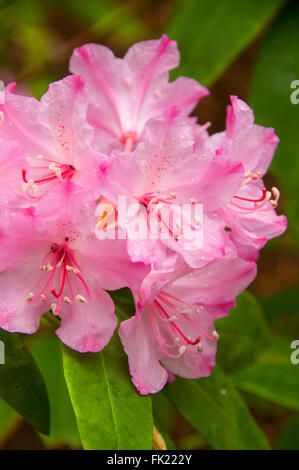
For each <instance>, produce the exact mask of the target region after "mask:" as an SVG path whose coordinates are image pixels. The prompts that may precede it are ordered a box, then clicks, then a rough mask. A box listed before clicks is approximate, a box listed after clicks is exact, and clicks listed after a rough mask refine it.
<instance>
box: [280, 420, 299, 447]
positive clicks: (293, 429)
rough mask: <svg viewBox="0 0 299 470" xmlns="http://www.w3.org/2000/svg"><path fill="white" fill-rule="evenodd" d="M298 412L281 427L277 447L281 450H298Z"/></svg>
mask: <svg viewBox="0 0 299 470" xmlns="http://www.w3.org/2000/svg"><path fill="white" fill-rule="evenodd" d="M298 436H299V414H296V415H295V416H294V417H293V419H291V420H290V421H289V422H288V423H287V425H286V426H285V428H284V429H283V431H282V433H281V435H280V438H279V442H278V449H281V450H299V438H298Z"/></svg>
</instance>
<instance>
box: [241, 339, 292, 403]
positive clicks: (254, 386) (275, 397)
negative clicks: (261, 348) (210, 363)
mask: <svg viewBox="0 0 299 470" xmlns="http://www.w3.org/2000/svg"><path fill="white" fill-rule="evenodd" d="M291 342H292V340H290V341H289V342H288V341H287V340H285V339H281V338H279V337H277V338H273V339H272V341H271V346H270V347H269V348H268V349H267V350H266V351H265V352H264V354H262V355H261V356H260V357H259V360H258V362H257V363H256V364H254V365H252V366H250V367H248V368H246V369H244V370H242V371H241V372H238V373H237V374H236V375H234V383H235V385H236V386H237V387H238V388H240V389H242V390H245V391H247V392H250V393H253V394H256V395H258V396H260V397H262V398H265V399H267V400H270V401H272V402H274V403H278V404H279V405H284V406H287V407H289V408H294V409H296V410H299V364H292V363H291V354H292V353H293V352H294V351H295V350H294V349H291V347H290V344H291Z"/></svg>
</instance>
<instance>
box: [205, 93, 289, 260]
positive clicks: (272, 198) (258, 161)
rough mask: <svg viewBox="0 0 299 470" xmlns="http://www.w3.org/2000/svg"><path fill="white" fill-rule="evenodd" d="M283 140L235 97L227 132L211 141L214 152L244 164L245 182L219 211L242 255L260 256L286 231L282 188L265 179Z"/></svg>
mask: <svg viewBox="0 0 299 470" xmlns="http://www.w3.org/2000/svg"><path fill="white" fill-rule="evenodd" d="M278 142H279V139H278V137H277V136H276V135H275V133H274V130H273V129H271V128H266V127H262V126H259V125H256V124H254V115H253V112H252V110H251V109H250V108H249V106H248V105H247V104H246V103H244V101H242V100H240V99H238V98H237V97H236V96H231V106H229V107H228V110H227V120H226V131H225V132H222V133H219V134H215V135H213V136H212V137H211V138H210V141H209V142H208V143H207V146H208V147H209V149H210V151H211V152H212V153H213V154H216V155H221V156H223V158H230V159H232V160H233V161H240V162H241V163H242V164H243V167H244V174H243V180H242V184H241V185H240V187H239V188H238V190H237V191H236V192H235V194H234V196H233V198H232V200H231V201H230V203H229V204H226V205H225V207H223V208H222V209H221V210H219V211H218V214H219V215H220V216H221V217H222V218H223V219H224V221H225V223H226V225H227V228H228V229H229V230H230V238H231V239H232V240H233V242H234V243H235V245H236V247H237V249H238V251H239V254H240V256H243V257H245V258H247V259H251V260H253V259H256V257H257V254H258V253H257V250H259V249H261V248H262V247H263V246H264V245H265V243H266V242H267V240H268V239H270V238H273V237H277V236H278V235H280V234H281V233H283V232H284V231H285V230H286V227H287V219H286V217H285V216H283V215H281V216H278V215H277V214H276V212H275V208H276V207H277V203H278V199H279V191H278V189H277V188H272V190H271V191H267V189H266V188H265V187H264V183H263V181H262V177H263V175H264V174H265V173H266V171H267V169H268V167H269V165H270V163H271V160H272V158H273V155H274V152H275V149H276V147H277V144H278Z"/></svg>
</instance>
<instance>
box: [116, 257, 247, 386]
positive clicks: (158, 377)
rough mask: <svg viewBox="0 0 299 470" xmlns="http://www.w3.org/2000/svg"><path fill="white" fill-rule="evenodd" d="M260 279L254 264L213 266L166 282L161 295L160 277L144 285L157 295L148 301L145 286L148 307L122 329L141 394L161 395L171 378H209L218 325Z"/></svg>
mask: <svg viewBox="0 0 299 470" xmlns="http://www.w3.org/2000/svg"><path fill="white" fill-rule="evenodd" d="M255 274H256V265H255V263H250V262H247V261H244V260H241V259H226V260H221V261H214V262H211V263H210V264H209V265H207V266H205V267H204V268H201V269H199V270H196V271H193V272H191V273H189V274H185V275H183V276H182V277H179V278H178V279H177V280H174V281H171V282H168V283H167V282H166V281H165V283H164V286H163V285H160V289H159V291H158V292H157V278H158V277H159V273H151V274H150V275H149V276H148V278H147V279H146V280H145V281H144V284H148V283H149V282H151V281H150V280H152V281H154V282H153V285H154V289H153V290H152V291H151V292H150V291H149V290H148V285H147V286H146V292H147V293H148V294H147V295H146V301H145V300H144V292H142V291H143V289H144V284H143V286H142V289H141V292H140V295H141V297H142V298H143V302H142V303H140V302H137V311H136V315H135V316H134V317H132V318H130V319H129V320H126V321H124V322H122V323H121V326H120V329H119V334H120V337H121V340H122V343H123V345H124V348H125V351H126V353H127V355H128V358H129V366H130V372H131V376H132V380H133V383H134V384H135V386H136V388H137V389H138V391H139V393H141V394H142V395H144V394H148V393H156V392H158V391H159V390H161V389H162V388H163V387H164V385H165V384H166V382H167V380H168V378H169V372H170V373H171V374H176V375H179V376H181V377H185V378H199V377H205V376H208V375H210V373H211V370H212V369H213V367H214V365H215V355H216V347H217V339H218V337H219V336H218V333H217V332H216V331H215V327H214V322H215V320H217V319H218V318H220V317H223V316H225V315H228V313H229V311H230V308H231V307H232V306H234V300H235V297H236V295H238V294H239V293H240V292H241V291H242V290H244V289H245V288H246V287H247V286H248V284H249V283H250V282H251V281H252V280H253V279H254V277H255ZM149 292H150V294H149ZM139 298H140V297H139ZM137 300H138V298H137ZM171 374H170V376H171Z"/></svg>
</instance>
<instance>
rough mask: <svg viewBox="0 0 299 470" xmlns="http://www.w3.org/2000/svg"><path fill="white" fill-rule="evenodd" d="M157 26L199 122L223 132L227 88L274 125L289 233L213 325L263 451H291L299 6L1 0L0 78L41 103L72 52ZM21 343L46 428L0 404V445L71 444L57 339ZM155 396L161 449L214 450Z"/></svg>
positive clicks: (294, 445) (296, 381)
mask: <svg viewBox="0 0 299 470" xmlns="http://www.w3.org/2000/svg"><path fill="white" fill-rule="evenodd" d="M163 32H166V33H167V34H168V35H169V36H170V37H171V39H175V40H177V41H178V46H179V49H180V51H181V55H182V63H181V66H180V67H179V69H177V70H176V71H174V72H173V74H172V78H174V77H175V76H177V75H187V76H190V77H194V78H196V79H197V80H199V81H200V82H201V83H202V84H204V85H206V86H208V87H209V88H210V90H211V94H210V96H209V97H207V98H204V99H203V100H202V102H201V103H200V104H199V106H198V107H197V109H196V110H195V114H196V115H197V116H198V119H199V122H200V123H204V122H206V121H210V122H212V126H211V128H210V129H211V130H212V131H220V130H222V129H223V128H224V121H225V112H226V106H227V104H228V101H229V95H230V94H235V95H238V96H239V97H240V98H242V99H244V100H246V101H247V102H249V104H250V105H251V106H252V107H253V109H254V112H255V115H256V122H257V123H259V124H262V125H265V126H271V127H275V129H276V133H277V134H278V136H279V137H280V144H279V148H278V151H277V153H276V156H275V158H274V161H273V164H272V166H271V169H270V172H269V174H268V175H267V178H266V181H265V182H266V185H267V186H268V187H271V186H272V185H275V186H277V187H278V188H279V189H280V190H281V195H282V196H281V202H280V205H279V207H278V212H279V213H286V214H287V216H288V219H289V228H288V231H287V232H286V234H284V235H283V236H282V237H281V238H280V239H278V240H273V241H271V242H269V243H268V245H267V246H266V247H265V248H264V249H263V250H262V252H261V256H260V260H259V263H258V266H259V274H258V277H257V279H256V280H255V282H254V283H253V284H252V286H251V287H250V292H251V293H250V294H248V293H245V294H243V295H242V296H241V297H240V298H239V299H238V306H237V309H235V310H234V311H232V315H231V317H229V318H228V319H226V320H225V321H224V322H222V323H221V322H219V325H218V328H217V329H218V330H219V331H220V333H221V339H220V343H219V351H218V354H217V359H218V362H219V364H220V365H221V366H222V369H223V370H224V372H225V373H226V374H227V376H228V377H229V380H230V383H232V384H233V385H234V386H236V388H237V389H238V390H239V391H240V392H241V394H242V395H243V397H244V398H245V399H246V402H247V405H248V406H249V408H250V410H251V412H252V414H253V416H254V418H255V419H256V421H257V422H258V424H259V426H260V427H261V429H262V430H263V432H264V433H265V435H266V436H267V438H268V440H269V442H270V444H271V447H272V448H282V449H299V364H298V365H293V364H291V362H290V354H291V352H292V350H291V348H290V343H291V342H292V341H293V340H294V339H298V340H299V295H298V294H299V287H298V281H299V263H298V260H299V253H298V248H299V220H298V219H299V191H298V183H299V103H298V104H297V105H296V104H292V103H291V100H290V96H291V93H292V91H294V90H292V89H291V83H292V81H293V80H299V47H298V44H299V2H297V1H293V2H287V1H282V0H263V1H260V0H240V1H236V0H234V1H233V0H218V1H217V0H209V1H208V2H207V1H201V0H176V1H174V0H157V1H154V0H139V1H137V0H136V1H133V0H131V1H129V0H128V1H117V0H114V1H110V0H109V1H108V0H107V1H104V0H84V1H82V0H59V1H58V0H42V1H41V0H26V1H24V0H19V1H18V0H0V78H1V79H2V80H3V81H4V82H5V83H7V82H9V81H16V82H17V91H19V92H22V93H30V94H33V95H34V96H35V97H37V98H39V97H40V96H41V95H42V94H43V93H44V92H45V91H46V90H47V88H48V84H49V82H50V81H54V80H58V79H60V78H62V77H64V76H65V75H66V74H67V73H68V60H69V57H70V54H71V52H72V49H73V48H74V47H76V46H80V45H82V44H84V43H86V42H97V43H101V44H104V45H106V46H108V47H110V48H111V49H112V50H113V51H114V53H115V55H117V56H120V57H121V56H123V55H124V53H125V52H126V50H127V49H128V47H130V46H131V45H132V44H133V43H134V42H137V41H141V40H145V39H151V38H158V37H159V36H160V35H161V34H162V33H163ZM298 97H299V95H298ZM26 341H27V343H28V345H29V347H30V349H31V352H32V354H33V356H34V358H35V360H36V362H37V364H38V366H39V367H40V369H41V371H42V374H43V376H44V379H45V382H46V384H47V388H48V393H49V397H50V406H51V418H52V421H51V433H50V437H44V436H43V435H42V434H39V433H38V432H37V431H36V430H35V429H34V428H33V427H32V426H31V425H30V424H28V423H27V422H26V421H24V420H23V419H22V418H21V417H20V416H19V415H18V414H17V413H16V412H15V411H13V410H12V409H11V408H10V407H9V406H8V405H7V404H6V402H4V401H0V448H2V449H45V448H51V449H53V448H54V449H57V448H58V449H68V448H80V447H81V443H80V438H79V435H78V431H77V426H76V420H75V416H74V413H73V410H72V407H71V403H70V400H69V397H68V392H67V388H66V385H65V382H64V377H63V370H62V360H61V351H60V345H59V343H58V341H57V340H56V339H55V338H54V337H53V335H49V334H48V333H47V329H46V328H44V329H42V331H41V333H40V334H39V336H37V337H35V338H33V339H32V338H31V339H29V341H28V338H26ZM0 372H1V371H0ZM0 380H1V376H0ZM204 380H205V379H204ZM203 383H204V382H203ZM175 386H176V387H179V382H178V385H175ZM220 392H221V393H222V395H225V393H226V390H225V389H223V390H222V389H221V390H220ZM176 396H177V397H179V393H178V391H177V394H176ZM177 399H178V400H179V398H177ZM153 401H154V416H155V421H156V423H158V426H159V429H160V430H161V429H162V430H165V435H168V436H169V438H167V439H169V441H168V445H169V446H170V447H171V446H174V445H175V446H176V447H177V448H179V449H201V448H202V449H209V448H211V446H213V447H216V448H222V447H223V446H222V444H221V443H218V442H217V439H216V440H215V439H214V440H213V439H212V442H211V441H210V440H209V439H208V438H207V435H208V434H209V433H206V432H204V431H203V432H201V428H200V424H198V423H194V422H193V421H192V417H191V418H190V419H188V418H189V414H190V411H189V410H188V409H184V407H181V406H178V404H177V403H175V399H174V398H173V396H172V394H171V393H168V392H166V393H162V394H159V395H157V396H155V397H154V400H153ZM174 405H176V408H179V409H180V412H178V411H177V409H176V408H175V407H174ZM220 406H221V403H220ZM223 406H225V405H223ZM228 412H229V410H228ZM223 419H225V418H223ZM190 423H191V424H190ZM228 426H229V424H228Z"/></svg>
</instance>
